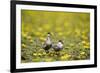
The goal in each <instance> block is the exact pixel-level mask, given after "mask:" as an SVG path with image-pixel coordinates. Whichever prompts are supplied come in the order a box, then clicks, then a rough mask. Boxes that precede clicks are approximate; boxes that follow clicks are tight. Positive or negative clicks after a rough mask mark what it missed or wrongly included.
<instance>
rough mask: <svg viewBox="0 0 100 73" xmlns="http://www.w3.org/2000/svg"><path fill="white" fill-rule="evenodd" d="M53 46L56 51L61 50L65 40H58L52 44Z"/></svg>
mask: <svg viewBox="0 0 100 73" xmlns="http://www.w3.org/2000/svg"><path fill="white" fill-rule="evenodd" d="M52 48H53V49H54V51H55V52H59V51H61V50H62V49H63V42H62V41H61V40H59V41H58V43H57V44H56V45H52Z"/></svg>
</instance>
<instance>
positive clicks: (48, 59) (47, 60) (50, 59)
mask: <svg viewBox="0 0 100 73" xmlns="http://www.w3.org/2000/svg"><path fill="white" fill-rule="evenodd" d="M45 61H46V62H51V61H53V59H52V58H47V59H45Z"/></svg>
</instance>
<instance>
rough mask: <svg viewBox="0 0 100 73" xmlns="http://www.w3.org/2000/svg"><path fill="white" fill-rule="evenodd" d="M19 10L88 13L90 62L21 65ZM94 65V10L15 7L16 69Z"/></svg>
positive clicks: (30, 6)
mask: <svg viewBox="0 0 100 73" xmlns="http://www.w3.org/2000/svg"><path fill="white" fill-rule="evenodd" d="M21 9H27V10H46V11H67V12H89V13H90V32H91V33H90V45H91V46H90V49H91V50H90V60H81V61H79V60H78V61H67V62H65V61H63V62H61V61H58V62H39V63H21V32H20V31H21ZM87 64H94V10H93V9H84V8H69V7H51V6H35V5H16V69H23V68H39V67H54V66H72V65H87Z"/></svg>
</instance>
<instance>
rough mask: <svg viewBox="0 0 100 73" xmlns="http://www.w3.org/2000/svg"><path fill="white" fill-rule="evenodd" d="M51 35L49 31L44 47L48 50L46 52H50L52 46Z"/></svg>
mask: <svg viewBox="0 0 100 73" xmlns="http://www.w3.org/2000/svg"><path fill="white" fill-rule="evenodd" d="M50 36H51V34H50V33H48V35H47V38H46V41H45V42H44V44H43V47H42V48H43V49H44V50H45V51H46V53H48V52H49V49H50V48H51V47H52V41H51V38H50Z"/></svg>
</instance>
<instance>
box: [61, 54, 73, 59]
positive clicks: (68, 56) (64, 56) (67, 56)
mask: <svg viewBox="0 0 100 73" xmlns="http://www.w3.org/2000/svg"><path fill="white" fill-rule="evenodd" d="M70 57H71V55H68V54H65V55H63V56H61V60H67V59H68V58H70Z"/></svg>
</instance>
